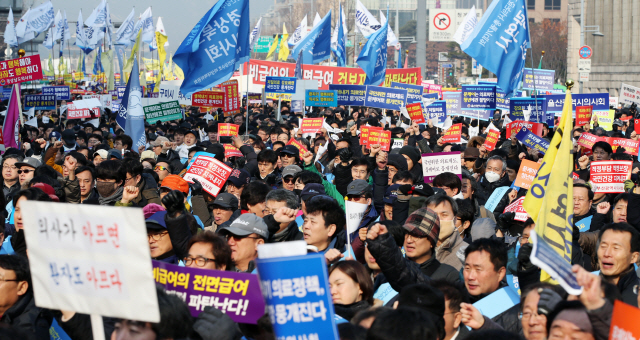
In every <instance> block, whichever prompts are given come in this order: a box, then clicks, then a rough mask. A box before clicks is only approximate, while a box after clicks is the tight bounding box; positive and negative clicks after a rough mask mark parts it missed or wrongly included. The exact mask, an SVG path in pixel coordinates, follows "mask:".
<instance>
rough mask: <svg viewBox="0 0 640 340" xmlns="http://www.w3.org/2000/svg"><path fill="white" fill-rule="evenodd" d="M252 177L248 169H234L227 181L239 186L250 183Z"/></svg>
mask: <svg viewBox="0 0 640 340" xmlns="http://www.w3.org/2000/svg"><path fill="white" fill-rule="evenodd" d="M250 179H251V176H250V175H249V172H248V171H247V170H244V169H233V171H231V175H229V178H228V179H227V181H228V182H231V183H232V184H233V186H235V187H237V188H239V187H241V186H243V185H246V184H249V180H250Z"/></svg>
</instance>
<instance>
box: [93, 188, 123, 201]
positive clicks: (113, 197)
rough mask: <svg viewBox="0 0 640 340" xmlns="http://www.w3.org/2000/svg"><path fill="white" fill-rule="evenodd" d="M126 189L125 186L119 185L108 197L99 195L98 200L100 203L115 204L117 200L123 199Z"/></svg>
mask: <svg viewBox="0 0 640 340" xmlns="http://www.w3.org/2000/svg"><path fill="white" fill-rule="evenodd" d="M123 191H124V187H122V186H121V187H118V189H116V191H115V192H114V193H113V194H111V196H108V197H102V196H99V198H98V202H99V203H100V205H113V204H115V202H117V201H119V200H121V199H122V192H123Z"/></svg>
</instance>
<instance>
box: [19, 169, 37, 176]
mask: <svg viewBox="0 0 640 340" xmlns="http://www.w3.org/2000/svg"><path fill="white" fill-rule="evenodd" d="M33 171H35V170H33V169H31V170H18V175H21V174H22V173H25V174H28V173H30V172H33Z"/></svg>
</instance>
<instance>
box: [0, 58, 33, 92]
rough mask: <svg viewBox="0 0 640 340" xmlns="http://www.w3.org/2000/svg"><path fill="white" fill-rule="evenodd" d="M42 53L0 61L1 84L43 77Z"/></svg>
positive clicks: (11, 83)
mask: <svg viewBox="0 0 640 340" xmlns="http://www.w3.org/2000/svg"><path fill="white" fill-rule="evenodd" d="M42 78H43V75H42V69H41V67H40V55H39V54H35V55H30V56H28V57H23V58H18V59H11V60H6V61H0V85H1V86H5V85H13V84H16V83H21V82H25V81H31V80H38V79H42Z"/></svg>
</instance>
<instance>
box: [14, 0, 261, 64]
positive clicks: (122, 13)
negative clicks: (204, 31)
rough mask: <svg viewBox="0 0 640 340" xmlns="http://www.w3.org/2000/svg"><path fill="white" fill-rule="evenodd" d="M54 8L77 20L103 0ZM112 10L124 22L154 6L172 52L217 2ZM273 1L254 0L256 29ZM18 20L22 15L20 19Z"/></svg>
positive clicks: (115, 5)
mask: <svg viewBox="0 0 640 340" xmlns="http://www.w3.org/2000/svg"><path fill="white" fill-rule="evenodd" d="M42 2H43V1H42V0H35V1H33V0H24V4H25V6H28V5H29V4H34V6H37V5H39V4H41V3H42ZM52 2H53V8H54V10H55V11H56V13H57V12H58V10H59V9H60V10H66V11H67V20H69V21H74V22H75V21H76V20H77V19H78V11H79V10H82V17H83V18H84V19H85V20H86V18H87V17H88V16H89V15H90V14H91V12H92V11H93V9H94V7H95V6H97V5H98V4H100V0H52ZM108 3H109V10H110V11H111V18H112V20H113V21H119V22H122V21H123V20H124V19H126V18H127V15H129V13H131V8H132V6H133V5H135V8H136V14H135V15H136V18H137V17H138V16H139V15H140V14H142V12H144V11H145V10H146V9H147V7H149V6H151V7H152V13H153V23H154V25H155V24H156V22H157V21H158V17H162V22H163V23H164V28H165V30H166V32H167V35H168V37H169V45H170V46H169V47H168V48H167V49H168V50H169V51H170V52H175V50H176V49H177V48H178V46H180V43H181V42H182V40H183V39H184V38H185V37H186V36H187V34H188V33H189V31H191V29H192V28H193V26H194V25H195V24H196V23H197V22H198V20H200V18H202V16H203V15H204V14H205V13H206V12H207V11H208V10H209V9H211V7H213V5H214V4H215V3H216V1H215V0H213V1H205V0H134V1H132V0H108ZM272 4H273V2H272V1H269V0H267V1H265V0H250V7H249V13H251V18H252V21H251V24H252V28H253V24H254V21H255V20H253V19H254V18H257V17H258V16H260V15H261V14H263V13H266V11H267V10H268V9H269V7H270V6H271V5H272ZM16 20H18V18H16ZM69 28H70V29H71V30H72V31H73V32H74V33H75V29H76V28H75V24H70V25H69ZM147 51H148V50H147Z"/></svg>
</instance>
